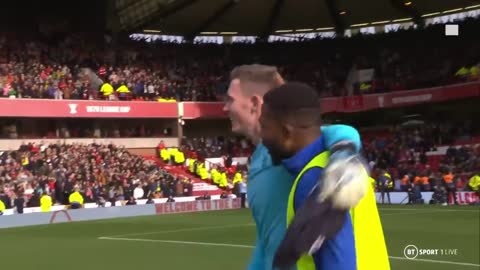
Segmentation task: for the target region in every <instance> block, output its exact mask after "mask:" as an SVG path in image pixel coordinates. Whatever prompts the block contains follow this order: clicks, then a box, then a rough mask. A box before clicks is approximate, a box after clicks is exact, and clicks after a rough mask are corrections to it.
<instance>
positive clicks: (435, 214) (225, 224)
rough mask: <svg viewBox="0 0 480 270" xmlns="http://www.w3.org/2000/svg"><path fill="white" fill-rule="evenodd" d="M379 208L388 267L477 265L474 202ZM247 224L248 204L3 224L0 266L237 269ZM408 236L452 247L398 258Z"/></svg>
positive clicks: (450, 269)
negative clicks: (444, 251)
mask: <svg viewBox="0 0 480 270" xmlns="http://www.w3.org/2000/svg"><path fill="white" fill-rule="evenodd" d="M380 213H381V216H382V222H383V226H384V231H385V237H386V241H387V246H388V249H389V254H390V256H391V257H392V258H391V266H392V269H395V270H411V269H425V270H463V269H466V270H467V269H480V260H479V254H480V248H479V243H480V236H479V228H480V210H479V208H473V207H432V206H411V207H406V206H391V207H384V206H381V208H380ZM0 222H1V217H0ZM254 232H255V227H254V225H253V224H252V219H251V217H250V212H249V211H248V210H232V211H222V212H204V213H194V214H177V215H163V216H149V217H137V218H125V219H112V220H102V221H93V222H76V223H64V224H53V225H46V226H34V227H23V228H15V229H4V230H0V243H1V245H0V258H1V267H2V269H19V270H23V269H25V270H26V269H32V270H33V269H49V270H57V269H58V270H60V269H62V270H63V269H69V270H77V269H78V270H85V269H90V270H93V269H115V270H127V269H128V270H130V269H135V270H143V269H145V270H146V269H175V270H176V269H180V270H181V269H198V270H202V269H205V270H207V269H208V270H215V269H229V270H236V269H238V270H241V269H245V268H246V265H247V262H248V260H249V257H250V255H251V252H252V248H251V245H252V244H253V242H254V236H255V233H254ZM101 237H107V238H103V239H99V238H101ZM119 239H120V240H119ZM185 242H186V243H185ZM216 244H218V245H216ZM409 244H414V245H416V246H417V247H419V248H428V249H456V250H457V254H456V255H445V254H444V255H437V256H432V255H431V256H427V255H424V256H418V257H417V259H415V260H406V259H404V255H403V250H404V248H405V246H407V245H409ZM372 252H375V251H372Z"/></svg>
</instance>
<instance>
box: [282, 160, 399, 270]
mask: <svg viewBox="0 0 480 270" xmlns="http://www.w3.org/2000/svg"><path fill="white" fill-rule="evenodd" d="M329 156H330V152H328V151H325V152H322V153H320V154H319V155H317V156H316V157H314V158H313V159H312V160H311V161H310V162H308V164H307V165H306V166H305V167H304V168H303V169H302V171H301V172H300V173H299V174H298V176H297V178H295V182H294V183H293V186H292V189H291V191H290V196H289V197H288V206H287V226H289V225H290V223H291V222H292V221H293V217H294V216H295V208H294V201H295V200H294V199H295V191H296V189H297V185H298V181H299V180H300V179H301V178H302V176H303V175H304V174H305V172H307V171H308V170H310V169H312V168H321V169H323V168H325V167H326V166H327V164H328V158H329ZM365 181H368V175H367V174H365ZM369 186H370V185H369ZM370 187H371V186H370ZM350 216H351V220H352V227H353V232H354V237H355V256H356V261H357V270H370V269H375V270H390V262H389V260H388V253H387V246H386V244H385V238H384V236H383V229H382V224H381V222H380V216H379V214H378V210H377V202H376V199H375V193H374V190H373V188H369V191H368V193H367V194H366V195H365V197H364V198H363V199H362V200H361V201H360V203H359V204H358V205H357V206H356V207H354V208H353V209H351V210H350ZM372 251H375V252H372ZM297 270H315V262H314V260H313V257H312V256H309V255H304V256H302V257H300V259H299V260H298V261H297Z"/></svg>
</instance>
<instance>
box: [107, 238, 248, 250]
mask: <svg viewBox="0 0 480 270" xmlns="http://www.w3.org/2000/svg"><path fill="white" fill-rule="evenodd" d="M98 239H99V240H114V241H136V242H157V243H168V244H183V245H200V246H218V247H233V248H248V249H252V248H254V247H253V246H248V245H235V244H222V243H206V242H189V241H173V240H156V239H141V238H139V239H137V238H114V237H99V238H98Z"/></svg>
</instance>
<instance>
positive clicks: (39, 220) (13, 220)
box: [0, 198, 241, 229]
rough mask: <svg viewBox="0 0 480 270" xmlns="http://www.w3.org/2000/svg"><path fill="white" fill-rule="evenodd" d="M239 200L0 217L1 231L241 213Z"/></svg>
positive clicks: (89, 209)
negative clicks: (213, 213) (162, 217)
mask: <svg viewBox="0 0 480 270" xmlns="http://www.w3.org/2000/svg"><path fill="white" fill-rule="evenodd" d="M240 207H241V201H240V199H239V198H233V199H219V200H202V201H187V202H174V203H159V204H144V205H129V206H117V207H105V208H103V207H102V208H83V209H76V210H71V209H69V210H59V211H53V212H47V213H31V214H23V215H20V214H16V215H6V216H0V229H2V228H15V227H24V226H34V225H47V224H52V223H65V222H77V221H91V220H101V219H111V218H125V217H137V216H153V215H163V214H174V213H191V212H203V211H218V210H228V209H239V208H240Z"/></svg>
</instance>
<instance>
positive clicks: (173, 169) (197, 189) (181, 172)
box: [145, 156, 223, 196]
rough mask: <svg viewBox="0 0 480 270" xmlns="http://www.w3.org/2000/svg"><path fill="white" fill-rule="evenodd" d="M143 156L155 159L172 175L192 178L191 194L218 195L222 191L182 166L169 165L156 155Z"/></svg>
mask: <svg viewBox="0 0 480 270" xmlns="http://www.w3.org/2000/svg"><path fill="white" fill-rule="evenodd" d="M145 158H146V159H151V160H155V161H156V162H157V164H158V165H159V166H161V167H162V168H163V169H164V170H166V171H167V172H169V173H171V174H173V175H177V176H180V177H186V178H189V179H192V182H193V194H192V196H202V195H204V194H205V192H208V194H210V195H220V194H222V191H223V190H222V189H220V188H219V187H217V186H216V185H212V184H209V183H206V182H205V181H203V180H202V179H200V178H198V177H196V176H194V175H191V174H189V173H188V172H187V171H186V170H185V168H184V167H181V166H171V165H167V164H164V163H163V161H162V160H160V159H158V158H156V157H153V156H146V157H145Z"/></svg>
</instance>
